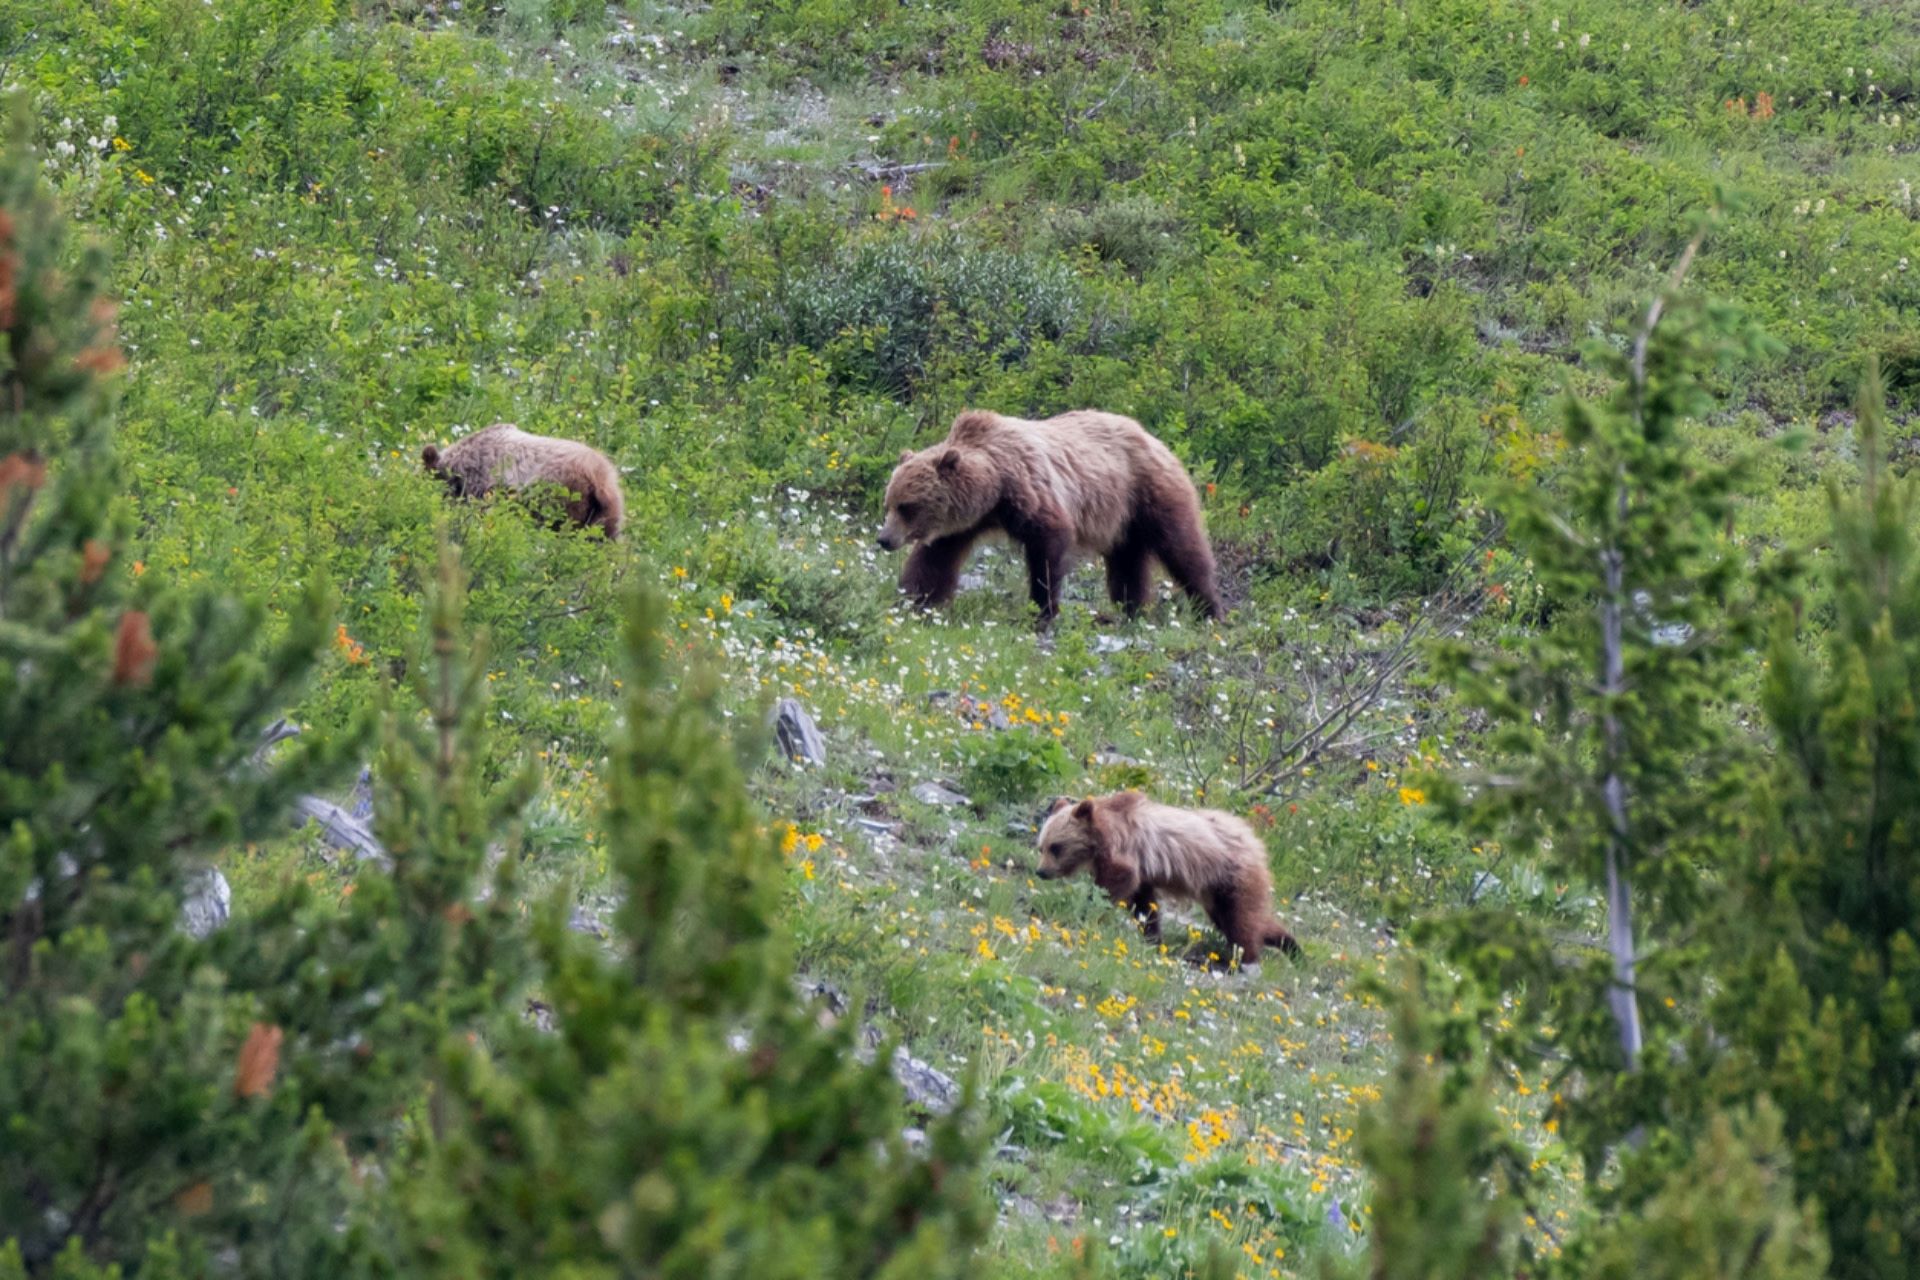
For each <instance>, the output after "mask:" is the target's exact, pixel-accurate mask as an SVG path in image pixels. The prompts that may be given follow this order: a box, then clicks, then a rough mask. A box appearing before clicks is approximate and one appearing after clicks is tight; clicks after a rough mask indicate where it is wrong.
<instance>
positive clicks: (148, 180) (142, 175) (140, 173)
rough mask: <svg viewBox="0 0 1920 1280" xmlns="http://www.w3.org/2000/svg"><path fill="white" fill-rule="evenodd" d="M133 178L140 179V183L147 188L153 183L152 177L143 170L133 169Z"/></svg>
mask: <svg viewBox="0 0 1920 1280" xmlns="http://www.w3.org/2000/svg"><path fill="white" fill-rule="evenodd" d="M133 176H134V177H136V178H138V179H140V181H142V182H144V183H145V184H147V185H148V186H152V185H153V181H154V179H153V175H152V174H150V173H148V172H147V171H146V170H145V169H135V170H134V171H133Z"/></svg>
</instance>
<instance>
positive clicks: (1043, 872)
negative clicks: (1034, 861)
mask: <svg viewBox="0 0 1920 1280" xmlns="http://www.w3.org/2000/svg"><path fill="white" fill-rule="evenodd" d="M1033 873H1034V874H1035V875H1037V876H1039V877H1040V878H1041V879H1042V880H1051V879H1053V878H1054V877H1056V876H1058V875H1059V874H1060V873H1059V872H1058V871H1055V870H1054V869H1053V868H1051V867H1036V868H1034V872H1033Z"/></svg>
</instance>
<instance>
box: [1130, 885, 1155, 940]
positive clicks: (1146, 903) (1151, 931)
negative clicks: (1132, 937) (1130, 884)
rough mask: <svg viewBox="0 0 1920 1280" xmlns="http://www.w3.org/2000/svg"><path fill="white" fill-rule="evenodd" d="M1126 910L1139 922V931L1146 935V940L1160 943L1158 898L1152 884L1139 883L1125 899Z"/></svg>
mask: <svg viewBox="0 0 1920 1280" xmlns="http://www.w3.org/2000/svg"><path fill="white" fill-rule="evenodd" d="M1127 910H1129V911H1131V912H1132V913H1133V918H1134V919H1135V920H1138V921H1139V922H1140V932H1141V933H1143V934H1145V935H1146V939H1147V941H1148V942H1151V943H1152V944H1153V945H1154V946H1156V947H1157V946H1159V945H1160V899H1159V896H1158V895H1157V894H1156V893H1155V892H1154V888H1153V886H1152V885H1150V884H1147V885H1141V886H1140V889H1139V891H1138V892H1136V893H1135V894H1134V895H1133V896H1132V897H1131V898H1129V899H1127Z"/></svg>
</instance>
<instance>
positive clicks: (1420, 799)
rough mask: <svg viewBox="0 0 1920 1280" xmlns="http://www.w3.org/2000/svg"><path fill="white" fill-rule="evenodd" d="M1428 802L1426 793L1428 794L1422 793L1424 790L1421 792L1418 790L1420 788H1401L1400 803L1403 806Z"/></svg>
mask: <svg viewBox="0 0 1920 1280" xmlns="http://www.w3.org/2000/svg"><path fill="white" fill-rule="evenodd" d="M1426 802H1427V793H1426V792H1424V791H1422V790H1421V789H1420V788H1418V787H1402V788H1400V803H1401V804H1409V805H1411V804H1425V803H1426Z"/></svg>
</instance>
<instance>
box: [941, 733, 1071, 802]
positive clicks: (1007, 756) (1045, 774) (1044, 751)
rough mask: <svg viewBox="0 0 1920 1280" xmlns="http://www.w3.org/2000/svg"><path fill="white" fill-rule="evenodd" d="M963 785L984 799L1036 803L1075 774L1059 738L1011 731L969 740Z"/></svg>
mask: <svg viewBox="0 0 1920 1280" xmlns="http://www.w3.org/2000/svg"><path fill="white" fill-rule="evenodd" d="M963 754H964V757H965V763H964V765H963V766H962V774H961V778H962V784H963V785H964V786H965V787H966V788H967V790H968V791H969V792H971V793H972V794H973V795H974V796H976V797H978V798H980V799H983V800H993V801H1015V800H1035V799H1038V798H1039V797H1040V796H1042V795H1044V794H1045V793H1046V792H1047V790H1048V788H1050V787H1054V786H1056V785H1057V784H1058V783H1059V782H1060V781H1061V780H1062V779H1064V778H1066V777H1067V775H1068V774H1069V773H1071V772H1072V771H1073V759H1072V757H1070V756H1069V755H1067V751H1066V748H1065V747H1063V746H1061V745H1060V742H1059V740H1058V739H1057V738H1054V737H1051V736H1050V735H1048V734H1045V733H1041V732H1038V731H1029V730H1026V729H1020V728H1015V729H1008V730H1005V731H1001V732H988V733H982V734H980V735H977V736H975V737H972V738H969V739H968V740H967V742H966V746H965V749H964V752H963Z"/></svg>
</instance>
